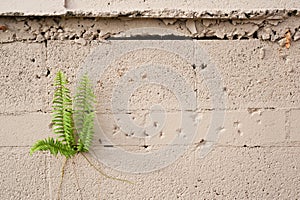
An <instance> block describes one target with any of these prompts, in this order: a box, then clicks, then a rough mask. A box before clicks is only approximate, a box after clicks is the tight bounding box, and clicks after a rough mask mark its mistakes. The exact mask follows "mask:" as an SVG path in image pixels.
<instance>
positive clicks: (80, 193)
mask: <svg viewBox="0 0 300 200" xmlns="http://www.w3.org/2000/svg"><path fill="white" fill-rule="evenodd" d="M73 159H75V157H74V158H73ZM72 164H73V170H74V174H75V179H76V183H77V187H78V190H79V195H80V199H83V197H82V192H81V189H80V185H79V181H78V176H77V170H76V166H75V162H74V161H72Z"/></svg>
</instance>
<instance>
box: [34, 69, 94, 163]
mask: <svg viewBox="0 0 300 200" xmlns="http://www.w3.org/2000/svg"><path fill="white" fill-rule="evenodd" d="M66 85H67V79H66V77H65V75H64V74H63V73H62V72H61V71H59V72H58V73H57V75H56V77H55V81H54V86H55V91H54V99H53V106H52V108H53V111H52V112H53V118H52V125H53V126H52V127H53V132H54V133H55V134H56V135H57V136H58V139H54V138H48V139H44V140H39V141H37V142H36V143H35V144H34V145H33V146H32V147H31V149H30V154H33V153H34V152H36V151H50V153H51V154H53V155H55V156H56V155H57V154H58V153H60V154H61V155H63V156H65V157H66V158H67V159H68V158H70V157H72V156H74V155H76V154H77V153H80V152H88V151H89V148H90V145H91V141H92V138H93V134H94V116H95V113H94V103H95V95H94V93H93V89H92V85H91V83H90V81H89V79H88V77H87V75H84V76H83V77H82V79H81V80H80V82H79V86H78V87H77V92H76V95H75V98H74V109H73V104H72V99H71V95H70V90H69V89H68V88H67V87H66ZM74 122H75V123H74ZM75 125H76V126H75Z"/></svg>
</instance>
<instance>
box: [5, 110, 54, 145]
mask: <svg viewBox="0 0 300 200" xmlns="http://www.w3.org/2000/svg"><path fill="white" fill-rule="evenodd" d="M50 123H51V116H50V115H49V114H45V113H27V114H21V115H0V146H31V145H33V144H34V143H35V142H36V141H37V140H41V139H44V138H48V137H49V136H51V137H55V135H54V134H52V130H51V128H50V127H49V125H50Z"/></svg>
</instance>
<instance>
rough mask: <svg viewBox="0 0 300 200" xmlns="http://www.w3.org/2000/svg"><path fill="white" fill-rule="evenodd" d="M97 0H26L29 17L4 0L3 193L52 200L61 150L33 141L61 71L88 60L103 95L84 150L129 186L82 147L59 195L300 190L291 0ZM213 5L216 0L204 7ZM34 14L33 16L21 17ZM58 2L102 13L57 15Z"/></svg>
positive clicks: (262, 195) (297, 193)
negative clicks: (31, 1)
mask: <svg viewBox="0 0 300 200" xmlns="http://www.w3.org/2000/svg"><path fill="white" fill-rule="evenodd" d="M3 2H6V1H3ZM3 2H2V4H3ZM92 2H93V1H92ZM61 3H63V4H62V5H61ZM93 3H94V4H92V3H87V2H83V1H67V2H60V1H53V2H52V4H51V5H53V7H51V9H52V10H51V9H50V11H49V10H47V9H46V11H45V12H44V11H43V12H41V13H39V12H37V11H36V10H34V9H33V10H30V9H29V11H28V12H27V11H26V9H25V8H24V7H22V6H21V8H20V9H25V11H26V12H25V11H24V10H23V11H24V12H23V11H22V12H23V14H22V13H21V14H20V13H19V14H17V12H21V11H20V10H19V11H16V10H14V9H11V8H12V7H11V6H9V4H8V3H7V7H6V8H5V9H4V7H2V8H3V10H1V12H2V15H7V16H2V17H0V27H1V30H0V42H1V44H0V55H1V62H0V69H1V70H0V80H1V81H0V88H1V93H0V101H1V104H0V154H1V159H2V162H1V165H0V179H1V180H0V199H56V198H57V194H58V187H59V182H60V173H61V166H62V163H63V158H61V157H57V158H55V157H53V156H51V155H49V154H48V153H43V152H39V153H36V154H34V155H33V156H29V148H30V146H31V145H32V144H33V143H34V142H35V141H36V140H38V139H43V138H46V137H48V136H51V134H52V133H51V125H50V120H51V99H52V93H53V85H52V83H53V78H54V76H55V74H56V72H57V71H58V70H62V71H64V72H65V73H66V74H67V76H68V77H69V81H70V84H71V86H72V87H73V86H75V84H76V80H77V78H78V77H79V76H80V75H81V74H82V73H83V72H84V71H85V70H88V72H89V74H90V76H91V77H92V79H93V81H94V82H95V91H96V94H97V99H98V104H97V120H96V121H97V122H98V123H97V124H96V135H95V138H94V144H93V145H94V146H93V149H92V150H93V151H92V152H91V154H90V155H89V157H90V159H91V160H92V161H93V163H94V164H95V165H97V166H98V167H99V168H101V169H102V170H103V171H105V172H106V173H107V174H109V175H111V176H114V177H118V178H122V179H126V180H130V181H132V182H133V183H134V184H128V183H123V182H119V181H115V180H111V179H107V178H104V177H103V176H101V175H100V174H99V173H98V172H97V171H95V170H94V168H93V167H91V166H90V165H89V163H88V162H87V161H86V160H85V159H84V158H83V157H82V156H81V155H78V156H76V157H75V158H73V159H71V160H69V161H68V162H67V166H66V172H65V179H64V181H63V184H62V191H61V197H62V199H298V198H300V190H299V189H300V188H299V185H300V157H299V153H300V79H299V77H300V56H299V55H300V41H299V39H300V23H299V21H300V18H299V3H297V1H293V2H289V3H283V1H278V2H277V1H276V2H275V1H265V2H264V3H262V4H260V7H259V8H257V9H256V8H253V4H251V5H250V4H249V3H248V4H247V3H242V2H236V3H238V4H225V3H224V4H223V3H216V5H214V4H213V3H207V4H205V6H206V7H205V8H203V7H200V6H195V5H194V3H193V2H190V3H188V2H187V3H186V4H182V5H180V6H178V7H176V6H175V7H174V5H173V4H171V3H170V2H169V3H168V1H166V3H165V4H166V5H164V8H166V9H165V10H168V12H160V11H159V10H160V9H158V8H156V7H155V6H157V5H158V4H154V3H153V2H148V4H149V5H148V4H147V2H146V3H138V2H137V4H136V6H137V7H136V9H134V8H135V7H133V8H132V9H131V7H130V6H129V7H128V9H125V8H127V7H125V6H123V7H122V6H121V5H122V2H121V1H120V2H117V3H119V5H120V6H118V4H117V3H116V2H115V1H112V2H104V3H105V4H107V7H102V6H101V9H102V10H101V9H91V8H98V7H97V6H99V5H100V3H97V2H93ZM108 3H110V4H108ZM82 5H85V7H86V8H85V9H83V10H80V11H76V9H77V8H78V7H80V6H82ZM101 5H102V4H101ZM192 5H193V6H192ZM233 5H236V7H237V8H244V9H240V11H239V12H238V13H236V12H234V10H237V9H236V8H235V7H234V6H233ZM238 5H239V6H241V7H238ZM109 6H115V7H114V8H121V11H120V12H119V11H118V12H117V13H118V14H116V12H112V11H110V10H109ZM191 6H192V7H191ZM151 7H153V12H152V14H153V13H154V14H153V15H148V17H149V18H147V14H145V13H151ZM49 8H50V7H49ZM122 8H123V10H122ZM146 8H147V9H148V11H147V12H146V11H145V9H146ZM167 8H169V9H167ZM191 8H192V9H191ZM200 8H201V9H200ZM213 8H216V9H215V10H221V11H219V12H216V13H215V14H211V13H210V12H205V10H214V9H213ZM221 8H222V9H221ZM72 9H73V11H72ZM105 9H107V10H105ZM172 9H177V10H181V11H182V10H183V11H182V12H183V13H185V15H181V14H180V12H179V14H178V13H177V14H176V15H174V16H173V15H172V14H171V13H170V12H169V11H170V10H172ZM193 9H194V10H193ZM266 9H269V11H268V12H266ZM40 10H41V9H40ZM74 10H75V11H74ZM90 10H92V11H90ZM112 10H113V9H112ZM115 10H117V9H115ZM128 10H129V11H128ZM132 10H136V11H135V14H133V13H132ZM149 10H150V11H149ZM188 10H189V12H187V11H188ZM245 10H247V12H246V11H245ZM276 10H277V11H276ZM154 11H155V12H154ZM156 11H157V12H156ZM158 11H159V12H160V14H162V13H163V14H162V16H165V17H168V18H163V17H162V16H161V15H160V17H162V18H155V17H158V16H157V13H158ZM30 12H33V13H36V15H37V16H34V17H33V16H31V17H29V16H20V15H29V14H30ZM122 12H123V14H124V12H125V13H127V14H124V15H122V14H120V13H122ZM26 13H27V14H26ZM66 13H69V14H70V13H72V15H76V13H77V14H78V13H81V14H82V15H85V16H97V17H93V18H88V17H84V18H80V17H78V16H77V17H76V16H75V17H70V16H55V15H68V14H66ZM128 13H131V14H128ZM137 13H142V14H139V15H136V14H137ZM143 13H144V14H143ZM188 13H192V15H189V14H188ZM196 13H202V14H201V15H199V16H197V14H196ZM230 13H231V14H230ZM245 13H246V15H245ZM249 13H252V14H249ZM270 13H271V14H270ZM9 15H10V16H9ZM12 15H14V16H12ZM15 15H19V16H15ZM39 15H54V16H39ZM233 15H235V16H233ZM248 15H249V16H250V17H249V16H248ZM103 16H118V18H101V17H103ZM124 16H125V17H124ZM136 16H140V17H142V18H136ZM208 16H210V17H208ZM241 16H244V17H241ZM247 16H248V17H247ZM208 18H210V19H208ZM241 18H242V19H241ZM124 86H125V87H124ZM130 89H133V90H132V91H131V90H130ZM157 105H160V106H157ZM128 119H129V121H128ZM134 125H137V126H134ZM132 127H134V128H132ZM144 127H147V128H144ZM131 128H132V129H131ZM100 141H101V143H100Z"/></svg>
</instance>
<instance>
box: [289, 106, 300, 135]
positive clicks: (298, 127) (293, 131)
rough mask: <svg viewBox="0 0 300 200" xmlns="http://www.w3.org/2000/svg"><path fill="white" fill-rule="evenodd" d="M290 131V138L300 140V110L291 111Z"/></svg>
mask: <svg viewBox="0 0 300 200" xmlns="http://www.w3.org/2000/svg"><path fill="white" fill-rule="evenodd" d="M289 123H290V133H289V140H291V141H300V110H291V111H290V119H289Z"/></svg>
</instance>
